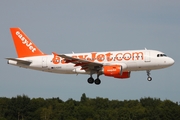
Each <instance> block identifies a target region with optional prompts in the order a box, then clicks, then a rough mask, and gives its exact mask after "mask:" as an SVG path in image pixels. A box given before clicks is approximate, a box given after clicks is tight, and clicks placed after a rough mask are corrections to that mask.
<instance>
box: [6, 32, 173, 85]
mask: <svg viewBox="0 0 180 120" xmlns="http://www.w3.org/2000/svg"><path fill="white" fill-rule="evenodd" d="M10 32H11V35H12V39H13V41H14V45H15V48H16V52H17V58H6V59H7V60H8V61H7V63H8V64H10V65H15V66H19V67H22V68H28V69H33V70H39V71H44V72H50V73H58V74H88V75H90V77H89V78H88V79H87V82H88V83H89V84H93V83H95V84H96V85H99V84H100V83H101V80H100V79H99V76H100V75H105V76H108V77H114V78H118V79H126V78H130V75H131V72H132V71H146V72H147V76H148V77H147V80H148V81H151V80H152V77H150V71H151V70H156V69H163V68H167V67H169V66H171V65H173V64H174V60H173V59H172V58H170V57H168V56H167V55H166V54H164V53H163V52H160V51H157V50H148V49H146V48H145V49H144V50H128V51H107V52H88V53H74V52H72V53H71V54H57V53H55V52H52V54H51V55H47V54H45V53H43V52H42V51H41V50H40V49H39V48H38V47H37V46H36V45H35V44H34V43H33V42H32V41H31V40H30V39H29V38H28V36H27V35H26V34H25V33H24V32H23V31H22V30H21V29H20V28H10ZM93 74H96V75H97V77H96V79H94V78H93Z"/></svg>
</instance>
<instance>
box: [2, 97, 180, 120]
mask: <svg viewBox="0 0 180 120" xmlns="http://www.w3.org/2000/svg"><path fill="white" fill-rule="evenodd" d="M0 120H180V105H178V103H174V102H172V101H170V100H164V101H162V100H160V99H157V98H150V97H148V98H141V99H140V100H124V101H119V100H109V99H107V98H100V97H97V98H94V99H92V98H88V97H86V95H85V94H82V96H81V99H80V101H76V100H73V99H69V100H67V101H62V100H61V99H59V98H50V99H43V98H33V99H31V98H29V97H28V96H26V95H22V96H19V95H18V96H17V97H12V98H5V97H1V98H0Z"/></svg>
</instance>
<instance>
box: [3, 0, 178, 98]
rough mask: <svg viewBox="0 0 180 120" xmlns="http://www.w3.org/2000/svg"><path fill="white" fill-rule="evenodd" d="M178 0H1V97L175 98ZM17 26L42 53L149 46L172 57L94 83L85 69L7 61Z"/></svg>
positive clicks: (13, 50)
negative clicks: (57, 70)
mask: <svg viewBox="0 0 180 120" xmlns="http://www.w3.org/2000/svg"><path fill="white" fill-rule="evenodd" d="M179 6H180V1H179V0H171V1H170V0H158V1H157V0H149V1H148V0H136V1H135V0H128V1H127V0H53V1H49V0H38V1H37V0H31V1H23V0H16V1H15V0H8V1H7V0H6V1H5V0H4V1H1V2H0V18H1V19H0V41H1V43H0V51H1V52H0V56H1V59H0V66H1V67H0V75H1V78H0V97H15V96H17V95H23V94H25V95H28V96H29V97H31V98H37V97H42V98H52V97H59V98H60V99H62V100H64V101H65V100H68V99H69V98H73V99H75V100H79V99H80V97H81V95H82V94H83V93H85V94H86V96H87V97H90V98H96V97H103V98H108V99H110V100H112V99H117V100H125V99H127V100H129V99H140V98H141V97H153V98H154V97H156V98H161V99H162V100H164V99H170V100H172V101H180V79H179V67H180V55H179V52H180V47H179V45H180V7H179ZM10 27H20V28H21V29H22V30H23V31H24V32H25V33H26V34H27V35H28V36H29V38H30V39H31V40H33V42H34V43H35V44H36V45H37V46H38V47H39V48H40V49H41V50H42V51H43V52H45V53H47V54H51V53H52V52H57V53H59V54H61V53H71V52H72V51H74V52H75V53H76V52H91V51H97V52H98V51H108V50H111V51H113V50H115V51H117V50H133V49H144V48H145V47H146V48H147V49H154V50H159V51H162V52H164V53H166V54H167V55H168V56H170V57H172V58H173V59H174V60H175V64H174V65H173V66H171V67H169V68H166V69H162V70H155V71H151V77H152V78H153V80H152V81H151V82H148V81H147V75H146V72H145V71H142V72H132V74H131V78H129V79H126V80H121V79H115V78H111V77H105V76H103V75H102V76H100V79H101V80H102V81H101V82H102V83H101V84H100V85H99V86H97V85H95V84H93V85H90V84H88V83H87V78H88V77H89V75H78V76H76V75H63V74H52V73H44V72H40V71H33V70H29V69H24V68H19V67H15V66H11V65H8V64H7V61H6V59H4V58H7V57H17V55H16V51H15V48H14V44H13V42H12V39H11V34H10V31H9V28H10Z"/></svg>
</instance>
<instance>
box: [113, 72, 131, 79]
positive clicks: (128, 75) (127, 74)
mask: <svg viewBox="0 0 180 120" xmlns="http://www.w3.org/2000/svg"><path fill="white" fill-rule="evenodd" d="M130 75H131V72H129V71H127V72H123V73H122V75H115V76H113V77H114V78H121V79H125V78H130Z"/></svg>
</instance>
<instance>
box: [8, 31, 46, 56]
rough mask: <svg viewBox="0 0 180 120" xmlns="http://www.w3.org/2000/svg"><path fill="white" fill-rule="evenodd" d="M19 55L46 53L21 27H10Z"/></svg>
mask: <svg viewBox="0 0 180 120" xmlns="http://www.w3.org/2000/svg"><path fill="white" fill-rule="evenodd" d="M10 31H11V34H12V38H13V41H14V45H15V48H16V52H17V55H18V57H30V56H40V55H45V54H44V53H43V52H42V51H41V50H40V49H38V47H37V46H36V45H35V44H34V43H33V42H32V41H31V40H30V39H29V38H28V36H27V35H26V34H25V33H24V32H23V31H22V30H21V29H20V28H10Z"/></svg>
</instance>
